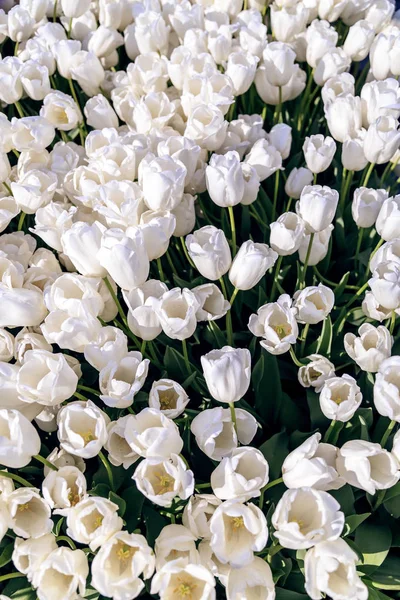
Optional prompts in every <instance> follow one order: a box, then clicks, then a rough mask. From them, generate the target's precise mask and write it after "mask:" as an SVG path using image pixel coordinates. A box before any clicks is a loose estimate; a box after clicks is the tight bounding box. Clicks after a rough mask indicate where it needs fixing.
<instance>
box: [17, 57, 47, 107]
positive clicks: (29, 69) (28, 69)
mask: <svg viewBox="0 0 400 600" xmlns="http://www.w3.org/2000/svg"><path fill="white" fill-rule="evenodd" d="M20 77H21V83H22V87H23V88H24V91H25V93H26V94H27V95H28V96H29V98H32V100H43V99H44V98H45V97H46V96H47V94H49V93H50V89H51V88H50V79H49V70H48V68H47V67H46V66H44V65H43V66H42V65H40V64H39V63H37V62H36V61H33V60H28V61H27V62H26V63H24V66H23V67H22V69H21V72H20Z"/></svg>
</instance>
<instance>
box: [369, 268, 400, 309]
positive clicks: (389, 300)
mask: <svg viewBox="0 0 400 600" xmlns="http://www.w3.org/2000/svg"><path fill="white" fill-rule="evenodd" d="M368 284H369V287H370V288H371V291H372V293H373V295H374V297H375V299H376V301H377V302H378V304H380V305H381V306H383V307H384V308H386V309H388V310H396V309H397V308H399V306H400V264H397V263H395V262H387V261H386V262H383V263H381V264H379V265H378V266H377V268H376V269H375V271H374V272H373V274H372V277H371V279H369V281H368Z"/></svg>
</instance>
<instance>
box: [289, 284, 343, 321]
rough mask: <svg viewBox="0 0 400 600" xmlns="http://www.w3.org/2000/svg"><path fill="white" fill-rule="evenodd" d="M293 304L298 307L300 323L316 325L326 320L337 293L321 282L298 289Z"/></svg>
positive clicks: (297, 315) (297, 316)
mask: <svg viewBox="0 0 400 600" xmlns="http://www.w3.org/2000/svg"><path fill="white" fill-rule="evenodd" d="M293 300H294V302H293V306H294V307H295V308H296V309H297V314H296V319H297V320H298V322H299V323H310V324H311V325H315V324H316V323H320V322H321V321H324V320H325V319H326V317H327V316H328V315H329V313H330V312H331V310H332V309H333V305H334V303H335V294H334V293H333V292H332V290H331V289H330V288H328V287H326V285H323V284H322V283H319V284H318V285H317V286H309V287H306V288H304V289H303V290H298V291H297V292H295V294H294V296H293Z"/></svg>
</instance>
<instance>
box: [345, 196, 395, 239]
mask: <svg viewBox="0 0 400 600" xmlns="http://www.w3.org/2000/svg"><path fill="white" fill-rule="evenodd" d="M387 198H388V192H387V191H386V190H384V189H379V190H375V189H372V188H366V187H360V188H357V189H356V190H355V191H354V195H353V201H352V205H351V213H352V215H353V219H354V221H355V222H356V224H357V225H358V227H372V226H373V225H374V224H375V221H376V220H377V218H378V215H379V211H380V210H381V207H382V205H383V203H384V202H385V201H386V200H387ZM399 215H400V212H399ZM382 223H383V224H385V221H384V220H383V219H382ZM388 225H389V224H388ZM389 227H390V225H389ZM378 233H379V235H380V236H381V237H382V233H381V232H378ZM396 237H397V236H396Z"/></svg>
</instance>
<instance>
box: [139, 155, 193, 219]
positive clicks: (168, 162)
mask: <svg viewBox="0 0 400 600" xmlns="http://www.w3.org/2000/svg"><path fill="white" fill-rule="evenodd" d="M185 177H186V167H185V166H184V165H183V163H181V162H180V161H178V160H177V161H175V160H174V159H173V158H171V157H169V156H164V157H162V158H156V157H155V156H154V155H153V154H148V155H147V156H146V157H145V159H143V160H142V161H141V163H140V165H139V183H140V185H141V187H142V190H143V196H144V201H145V203H146V205H147V206H148V207H149V208H150V209H151V210H173V209H174V208H176V207H177V206H178V204H179V202H180V201H181V199H182V196H183V188H184V183H185Z"/></svg>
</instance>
